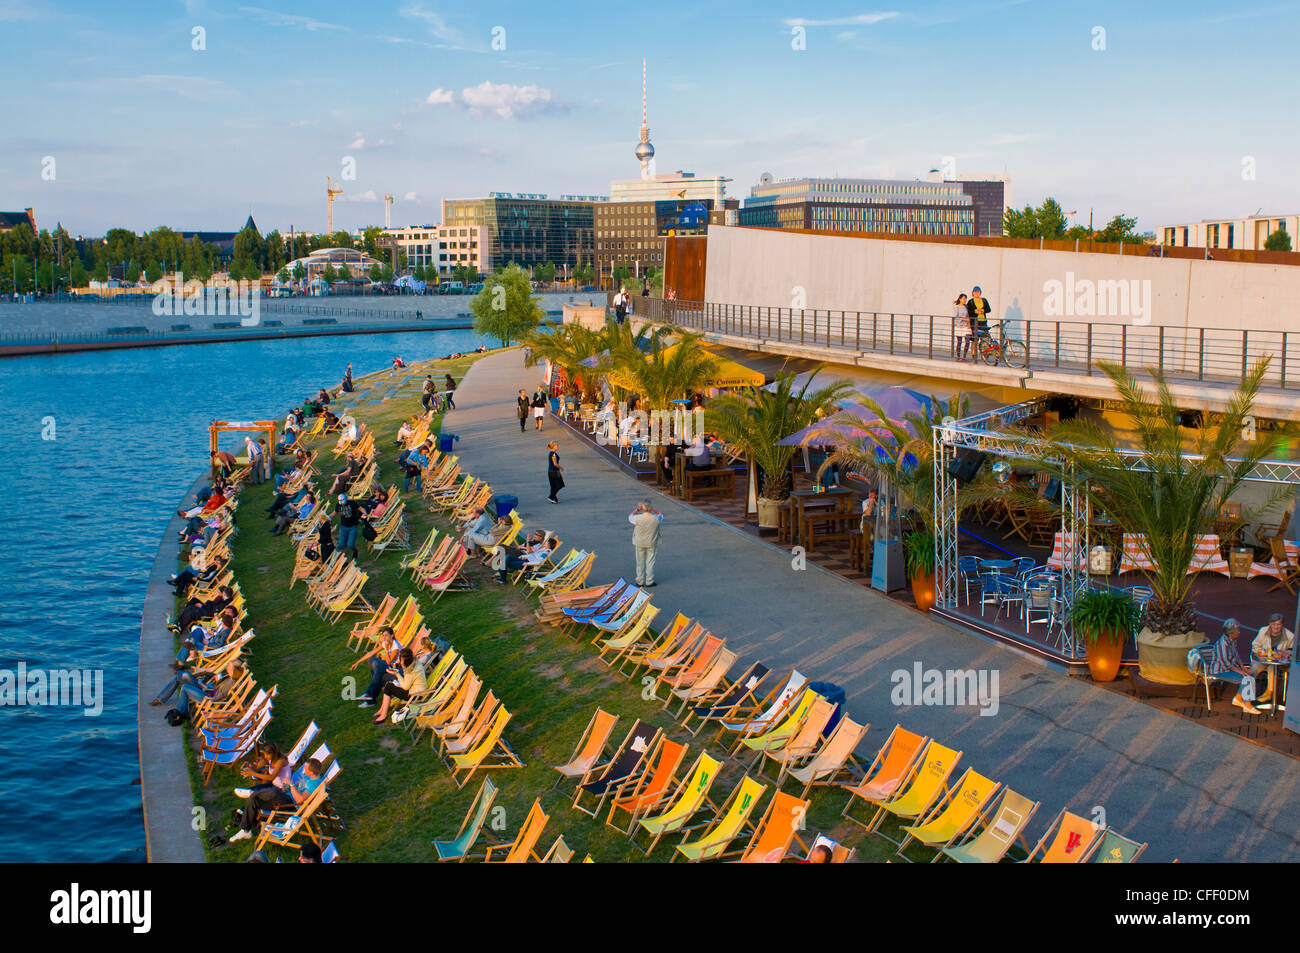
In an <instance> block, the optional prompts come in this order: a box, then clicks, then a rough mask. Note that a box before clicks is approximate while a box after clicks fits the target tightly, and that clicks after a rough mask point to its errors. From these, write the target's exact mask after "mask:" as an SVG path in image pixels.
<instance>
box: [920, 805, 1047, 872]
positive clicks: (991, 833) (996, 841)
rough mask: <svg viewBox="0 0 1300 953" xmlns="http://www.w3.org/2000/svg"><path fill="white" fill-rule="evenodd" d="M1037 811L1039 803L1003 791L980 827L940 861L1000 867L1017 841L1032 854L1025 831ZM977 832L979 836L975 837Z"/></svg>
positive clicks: (945, 849) (950, 849)
mask: <svg viewBox="0 0 1300 953" xmlns="http://www.w3.org/2000/svg"><path fill="white" fill-rule="evenodd" d="M1037 810H1038V802H1037V801H1031V800H1030V799H1029V798H1027V797H1024V796H1023V795H1020V794H1017V793H1016V792H1015V791H1013V790H1011V789H1010V788H1003V789H1002V794H1001V796H1000V797H999V798H998V799H997V800H996V801H994V802H993V804H992V805H991V806H990V807H989V808H988V810H986V811H985V812H984V813H983V815H982V816H981V818H980V822H979V824H978V825H976V826H973V827H972V828H971V829H970V831H969V832H968V833H967V835H966V838H965V839H964V840H962V841H960V842H959V843H957V844H953V845H950V846H948V847H945V848H943V850H942V851H941V852H940V857H942V858H947V859H949V860H955V861H957V863H959V864H996V863H998V862H999V861H1001V860H1002V858H1003V857H1005V856H1006V855H1007V851H1009V850H1010V849H1011V848H1012V846H1013V845H1014V844H1015V843H1016V842H1017V841H1019V842H1020V845H1021V847H1023V848H1024V851H1025V853H1026V854H1028V853H1029V845H1028V844H1026V843H1025V841H1024V833H1025V827H1026V826H1028V824H1029V819H1030V818H1032V817H1033V816H1034V812H1035V811H1037ZM977 829H978V831H979V833H978V834H977V833H975V831H976V830H977ZM937 859H939V858H936V860H937Z"/></svg>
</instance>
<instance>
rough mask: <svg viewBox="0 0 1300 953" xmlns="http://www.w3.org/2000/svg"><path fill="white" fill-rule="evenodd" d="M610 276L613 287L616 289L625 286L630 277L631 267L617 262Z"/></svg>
mask: <svg viewBox="0 0 1300 953" xmlns="http://www.w3.org/2000/svg"><path fill="white" fill-rule="evenodd" d="M612 277H613V279H614V287H615V288H616V289H617V288H622V287H625V286H626V285H627V283H628V281H629V280H630V279H631V278H632V269H631V268H629V267H628V266H627V265H624V264H622V263H620V264H617V265H615V266H614V272H613V276H612Z"/></svg>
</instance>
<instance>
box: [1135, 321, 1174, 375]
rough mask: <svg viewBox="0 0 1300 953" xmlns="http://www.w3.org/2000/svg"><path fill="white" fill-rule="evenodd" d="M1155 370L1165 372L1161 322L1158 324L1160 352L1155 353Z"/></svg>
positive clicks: (1163, 334) (1162, 326)
mask: <svg viewBox="0 0 1300 953" xmlns="http://www.w3.org/2000/svg"><path fill="white" fill-rule="evenodd" d="M1127 326H1128V325H1125V327H1127ZM1156 370H1158V371H1159V372H1160V373H1161V374H1163V373H1164V372H1165V326H1164V325H1163V324H1162V325H1160V352H1159V354H1157V355H1156Z"/></svg>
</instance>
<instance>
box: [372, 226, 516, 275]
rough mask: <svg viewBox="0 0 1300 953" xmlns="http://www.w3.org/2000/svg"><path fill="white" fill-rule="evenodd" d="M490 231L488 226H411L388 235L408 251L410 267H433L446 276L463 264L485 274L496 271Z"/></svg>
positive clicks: (389, 229)
mask: <svg viewBox="0 0 1300 953" xmlns="http://www.w3.org/2000/svg"><path fill="white" fill-rule="evenodd" d="M487 231H488V230H487V226H486V225H468V226H466V225H408V226H407V227H405V228H388V229H384V234H385V235H391V236H392V237H393V238H395V239H396V240H397V245H398V247H399V248H401V249H402V250H403V251H404V252H406V264H407V267H408V268H412V269H413V268H417V267H420V268H428V267H430V266H433V267H436V268H437V269H438V274H439V275H440V276H443V277H445V276H449V275H450V274H451V271H452V269H453V268H456V267H458V266H462V265H463V266H466V267H470V268H475V269H477V270H478V271H479V272H480V273H483V274H485V273H487V272H488V271H490V270H491V269H492V260H491V254H490V253H489V251H488V247H489V246H488V234H487Z"/></svg>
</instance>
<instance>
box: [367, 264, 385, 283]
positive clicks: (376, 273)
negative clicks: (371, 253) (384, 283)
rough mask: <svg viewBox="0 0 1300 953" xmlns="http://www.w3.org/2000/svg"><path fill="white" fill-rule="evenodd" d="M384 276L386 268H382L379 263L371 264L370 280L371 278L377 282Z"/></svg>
mask: <svg viewBox="0 0 1300 953" xmlns="http://www.w3.org/2000/svg"><path fill="white" fill-rule="evenodd" d="M383 277H384V270H383V269H382V268H380V267H379V266H378V265H371V266H370V280H371V281H374V282H376V283H377V282H379V281H380V280H381V279H382V278H383Z"/></svg>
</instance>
